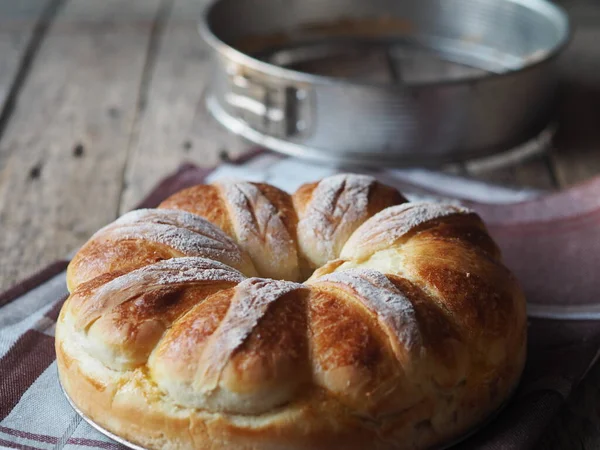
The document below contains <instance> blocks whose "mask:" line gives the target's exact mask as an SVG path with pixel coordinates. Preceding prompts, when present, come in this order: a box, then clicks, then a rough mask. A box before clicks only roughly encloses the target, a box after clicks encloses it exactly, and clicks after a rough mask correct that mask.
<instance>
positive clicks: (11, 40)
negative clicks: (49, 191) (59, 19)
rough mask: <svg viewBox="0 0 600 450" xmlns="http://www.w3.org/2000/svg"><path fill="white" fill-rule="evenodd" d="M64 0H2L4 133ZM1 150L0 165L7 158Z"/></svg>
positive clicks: (0, 103) (0, 108) (0, 115)
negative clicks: (44, 38) (48, 29)
mask: <svg viewBox="0 0 600 450" xmlns="http://www.w3.org/2000/svg"><path fill="white" fill-rule="evenodd" d="M61 4H62V0H23V1H18V2H14V1H8V0H5V1H0V135H1V134H2V131H3V129H4V125H5V124H6V121H7V118H8V117H9V115H10V113H11V112H12V108H13V106H14V104H13V103H14V99H15V98H16V96H17V95H18V93H19V91H20V88H21V86H22V84H23V81H24V80H25V77H26V76H27V73H28V71H29V68H30V63H31V61H32V60H33V59H34V58H35V55H36V53H37V50H38V49H39V45H40V42H41V41H42V40H43V37H44V36H45V33H46V30H47V23H48V21H50V20H51V19H52V17H53V16H54V15H55V13H56V11H57V9H58V8H59V6H60V5H61ZM7 156H8V155H6V154H5V153H2V152H0V168H1V167H2V165H3V161H5V160H6V157H7Z"/></svg>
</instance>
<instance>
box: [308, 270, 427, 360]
mask: <svg viewBox="0 0 600 450" xmlns="http://www.w3.org/2000/svg"><path fill="white" fill-rule="evenodd" d="M323 282H325V283H341V284H345V285H346V286H348V287H350V289H352V291H354V293H355V294H356V295H357V297H356V298H357V300H359V301H360V302H361V303H362V304H363V305H365V307H366V308H367V309H369V310H370V311H372V312H374V313H375V314H377V317H378V319H379V321H380V322H381V323H382V324H383V325H384V327H385V328H386V332H387V334H388V336H390V338H392V339H390V341H391V342H392V347H393V348H394V351H395V353H396V355H397V356H398V357H399V358H400V354H399V353H400V350H399V349H398V348H397V346H395V345H394V342H400V343H401V344H402V346H403V347H404V348H405V349H407V350H408V351H411V350H412V349H414V348H419V347H420V346H421V345H422V338H421V333H420V330H419V325H418V322H417V318H416V314H415V309H414V307H413V305H412V303H411V302H410V300H409V299H408V298H407V297H406V296H405V295H404V294H403V293H402V292H401V291H400V290H399V289H398V288H397V287H396V286H394V285H393V284H392V283H391V281H390V280H388V279H387V277H386V276H385V275H383V274H382V273H381V272H378V271H376V270H368V269H349V270H345V271H341V272H334V273H332V274H328V275H325V276H323V277H320V278H318V279H316V280H315V281H314V284H317V283H323Z"/></svg>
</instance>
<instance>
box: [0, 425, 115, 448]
mask: <svg viewBox="0 0 600 450" xmlns="http://www.w3.org/2000/svg"><path fill="white" fill-rule="evenodd" d="M0 432H1V433H4V434H8V435H9V436H15V437H19V438H22V439H28V440H30V441H38V442H44V443H46V444H56V443H57V442H58V441H59V440H60V439H59V438H57V437H56V436H48V435H46V434H37V433H29V432H28V431H22V430H15V429H13V428H7V427H3V426H1V425H0ZM67 444H73V445H83V446H85V447H95V448H104V449H108V450H123V449H125V448H126V447H125V446H123V445H121V444H118V443H116V442H104V441H98V440H95V439H86V438H69V439H68V440H67ZM15 445H17V444H15Z"/></svg>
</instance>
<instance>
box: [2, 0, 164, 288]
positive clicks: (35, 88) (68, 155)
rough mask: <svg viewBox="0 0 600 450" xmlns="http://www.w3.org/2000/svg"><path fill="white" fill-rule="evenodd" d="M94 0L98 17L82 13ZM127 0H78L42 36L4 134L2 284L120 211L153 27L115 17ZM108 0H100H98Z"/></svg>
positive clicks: (135, 0)
mask: <svg viewBox="0 0 600 450" xmlns="http://www.w3.org/2000/svg"><path fill="white" fill-rule="evenodd" d="M91 4H93V5H94V7H95V8H97V9H96V10H95V11H93V15H92V14H90V15H89V16H87V17H89V18H90V20H91V19H92V18H94V23H93V25H94V26H90V22H89V21H86V20H84V19H85V16H83V14H84V12H85V11H86V9H85V8H86V7H88V6H89V5H91ZM124 4H127V5H128V6H127V8H128V10H129V11H132V12H133V11H138V14H139V15H138V17H141V18H148V17H153V15H155V14H156V13H157V11H158V8H159V0H129V1H128V2H125V3H124V2H122V1H120V0H103V1H102V2H90V1H88V0H72V1H70V2H69V3H68V4H66V5H65V7H64V9H63V11H62V12H61V14H60V15H59V16H58V17H57V21H56V23H55V24H54V25H53V26H52V28H51V30H50V31H49V33H48V36H47V38H46V40H45V42H44V43H43V45H42V47H41V49H40V52H39V55H38V58H37V59H36V61H35V62H34V64H33V66H32V70H31V73H30V75H29V77H28V79H27V81H26V83H25V85H24V86H23V90H22V93H21V95H20V96H19V98H18V103H17V105H16V108H15V111H14V114H13V116H12V117H11V118H10V121H9V122H8V124H7V127H6V130H5V135H4V138H3V140H2V141H1V142H0V153H5V154H6V153H9V154H10V156H9V158H8V160H7V161H6V165H5V166H4V167H2V170H1V172H0V229H1V230H2V233H0V254H1V255H2V260H3V262H4V263H3V264H2V265H0V289H2V288H6V287H7V286H9V285H10V284H12V283H14V282H15V281H17V280H18V279H19V278H21V277H23V276H25V275H26V274H27V273H29V272H31V271H33V270H34V269H36V268H39V267H40V266H42V265H44V264H47V263H48V262H50V261H52V260H54V259H56V258H62V257H64V256H65V255H66V254H67V253H68V252H70V251H72V250H73V249H75V248H76V247H77V246H79V245H81V244H82V243H83V242H84V241H85V240H86V239H87V238H89V236H90V235H91V234H92V233H93V232H95V231H96V230H97V229H98V228H99V227H100V226H102V225H104V224H106V223H107V222H110V221H111V220H113V219H114V218H115V216H116V214H117V209H118V208H117V206H118V202H119V196H120V192H121V187H122V176H123V169H124V165H125V161H126V157H127V149H128V143H129V140H130V134H131V130H132V126H133V123H134V119H135V116H136V113H137V104H138V93H139V89H140V82H141V79H142V73H143V71H144V67H145V61H146V53H147V48H148V43H149V40H150V35H151V32H152V26H140V23H130V22H129V21H117V22H115V21H114V20H112V18H113V17H115V15H117V14H118V13H119V11H120V10H121V9H122V8H123V5H124ZM101 5H102V6H101Z"/></svg>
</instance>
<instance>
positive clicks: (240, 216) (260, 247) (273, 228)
mask: <svg viewBox="0 0 600 450" xmlns="http://www.w3.org/2000/svg"><path fill="white" fill-rule="evenodd" d="M216 186H217V187H218V188H219V190H220V191H221V193H222V197H223V198H224V199H225V201H226V206H227V208H228V210H229V215H230V217H231V222H232V227H233V230H234V233H235V236H236V240H237V242H238V243H239V245H240V246H241V247H242V248H243V249H244V250H246V251H247V252H248V253H249V254H250V255H251V256H252V257H253V261H254V264H255V266H256V267H257V269H258V271H259V273H261V274H262V275H264V276H268V277H272V278H276V279H287V280H299V279H300V268H299V263H298V255H297V249H296V239H295V237H296V236H295V235H294V234H292V233H293V230H289V229H288V227H286V225H285V223H284V221H283V220H282V217H280V215H279V211H278V210H277V208H276V207H275V205H274V204H273V203H272V202H271V201H270V200H269V198H267V196H266V195H265V194H264V193H263V192H262V191H261V189H260V185H257V184H253V183H247V182H242V181H230V182H220V183H217V184H216ZM272 190H273V191H275V190H274V189H272ZM277 191H279V190H277ZM277 191H275V192H274V193H275V194H276V195H278V197H280V198H283V201H285V200H288V201H289V202H290V206H291V199H289V195H288V194H287V193H285V192H283V191H279V192H277ZM290 209H291V208H290ZM290 231H292V232H290Z"/></svg>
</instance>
